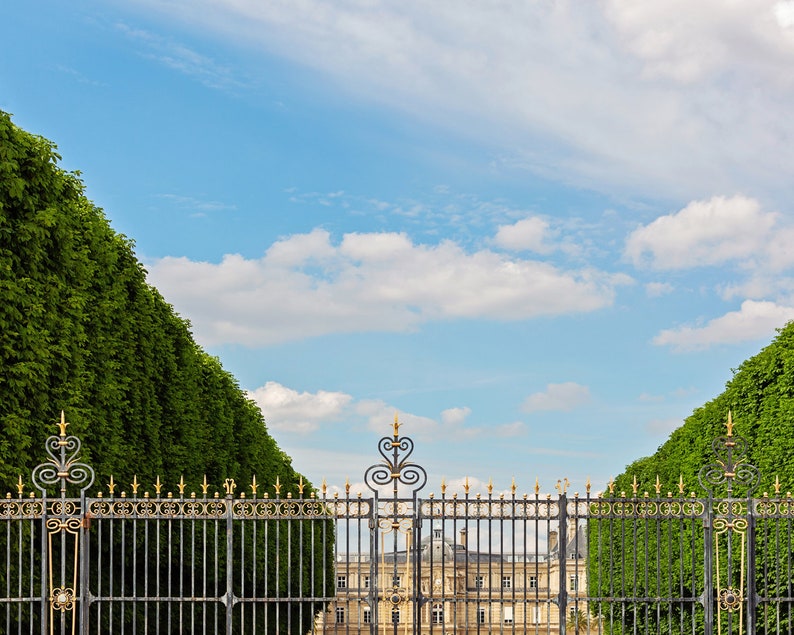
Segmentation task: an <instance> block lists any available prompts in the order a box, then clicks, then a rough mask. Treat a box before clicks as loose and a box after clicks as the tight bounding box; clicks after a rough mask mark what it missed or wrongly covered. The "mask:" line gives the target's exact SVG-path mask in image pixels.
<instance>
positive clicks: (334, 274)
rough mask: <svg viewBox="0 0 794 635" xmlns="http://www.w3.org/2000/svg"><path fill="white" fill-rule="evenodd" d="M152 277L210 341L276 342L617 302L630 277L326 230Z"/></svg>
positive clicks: (178, 264)
mask: <svg viewBox="0 0 794 635" xmlns="http://www.w3.org/2000/svg"><path fill="white" fill-rule="evenodd" d="M147 269H148V271H149V281H150V282H151V283H152V284H153V285H154V286H156V287H157V288H158V289H159V290H160V292H161V293H163V295H165V296H166V297H167V298H168V299H169V302H171V303H172V304H173V305H174V307H175V308H176V310H177V311H178V312H180V313H181V314H183V315H187V316H189V317H190V320H191V323H192V324H193V327H194V332H195V335H196V338H197V339H198V340H199V341H200V342H201V343H202V344H203V345H217V344H222V343H238V344H243V345H246V346H251V347H256V346H265V345H268V344H272V343H275V342H283V341H288V340H295V339H303V338H307V337H313V336H318V335H324V334H328V333H345V332H360V331H408V330H411V329H413V328H416V327H417V326H418V325H420V324H421V323H423V322H427V321H429V320H442V319H460V318H481V319H492V320H524V319H529V318H534V317H538V316H548V315H564V314H570V313H580V312H587V311H594V310H597V309H601V308H603V307H606V306H609V305H610V304H611V303H612V302H613V299H614V295H615V287H616V286H617V285H620V284H625V283H627V282H628V280H629V278H628V277H627V276H624V275H619V274H618V275H612V274H608V273H604V272H601V271H597V270H593V269H582V270H579V271H564V270H561V269H558V268H556V267H554V266H552V265H550V264H547V263H544V262H539V261H535V260H524V259H518V258H509V257H507V256H505V255H500V254H497V253H494V252H492V251H489V250H481V251H476V252H474V253H468V252H466V251H464V250H463V248H461V247H460V246H459V245H458V244H456V243H453V242H451V241H443V242H441V243H440V244H438V245H415V244H413V243H412V242H411V241H410V239H408V238H407V237H406V236H405V235H403V234H392V233H372V234H347V235H345V236H344V238H343V239H342V241H341V244H340V245H339V246H335V245H332V244H331V241H330V236H329V234H328V233H327V232H325V231H323V230H315V231H313V232H311V233H310V234H301V235H295V236H290V237H288V238H284V239H282V240H280V241H278V242H277V243H275V244H274V245H273V246H272V247H271V248H270V249H269V250H268V251H267V253H266V254H265V256H264V257H263V258H260V259H255V260H249V259H246V258H243V257H242V256H240V255H226V256H224V257H223V260H222V261H221V262H220V263H217V264H216V263H208V262H194V261H191V260H189V259H188V258H184V257H183V258H176V257H166V258H162V259H160V260H156V261H154V262H151V263H148V264H147Z"/></svg>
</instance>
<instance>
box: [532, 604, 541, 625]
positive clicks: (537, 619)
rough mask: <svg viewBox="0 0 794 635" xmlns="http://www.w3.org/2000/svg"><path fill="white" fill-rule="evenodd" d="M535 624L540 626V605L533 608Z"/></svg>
mask: <svg viewBox="0 0 794 635" xmlns="http://www.w3.org/2000/svg"><path fill="white" fill-rule="evenodd" d="M532 618H533V621H532V623H533V624H540V605H538V604H536V605H535V606H533V607H532Z"/></svg>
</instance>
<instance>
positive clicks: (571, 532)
mask: <svg viewBox="0 0 794 635" xmlns="http://www.w3.org/2000/svg"><path fill="white" fill-rule="evenodd" d="M578 530H579V525H578V524H577V523H568V544H569V545H570V544H571V543H573V541H574V538H576V532H577V531H578ZM571 546H573V545H571Z"/></svg>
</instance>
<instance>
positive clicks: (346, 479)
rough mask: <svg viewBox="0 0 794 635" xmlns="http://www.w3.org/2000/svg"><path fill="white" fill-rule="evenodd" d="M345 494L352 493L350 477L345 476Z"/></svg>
mask: <svg viewBox="0 0 794 635" xmlns="http://www.w3.org/2000/svg"><path fill="white" fill-rule="evenodd" d="M345 494H347V495H350V478H349V477H348V478H345Z"/></svg>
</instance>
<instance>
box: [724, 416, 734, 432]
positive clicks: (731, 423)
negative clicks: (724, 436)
mask: <svg viewBox="0 0 794 635" xmlns="http://www.w3.org/2000/svg"><path fill="white" fill-rule="evenodd" d="M725 425H726V427H727V428H728V436H729V437H732V436H733V416H732V415H731V411H730V410H728V423H727V424H725Z"/></svg>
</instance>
